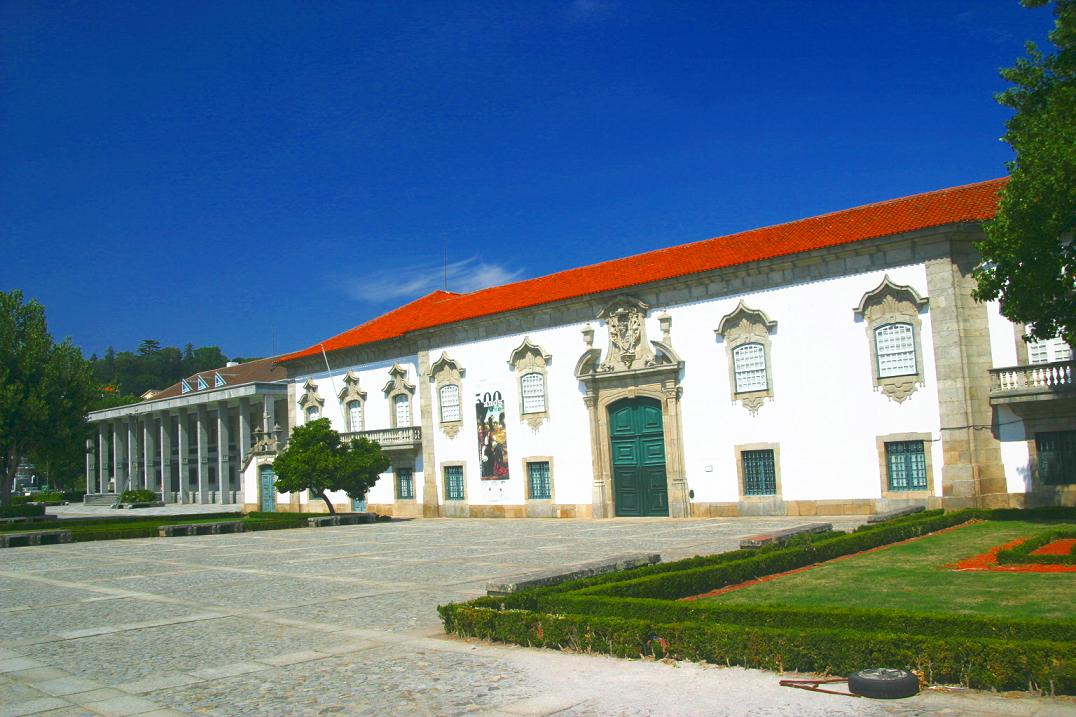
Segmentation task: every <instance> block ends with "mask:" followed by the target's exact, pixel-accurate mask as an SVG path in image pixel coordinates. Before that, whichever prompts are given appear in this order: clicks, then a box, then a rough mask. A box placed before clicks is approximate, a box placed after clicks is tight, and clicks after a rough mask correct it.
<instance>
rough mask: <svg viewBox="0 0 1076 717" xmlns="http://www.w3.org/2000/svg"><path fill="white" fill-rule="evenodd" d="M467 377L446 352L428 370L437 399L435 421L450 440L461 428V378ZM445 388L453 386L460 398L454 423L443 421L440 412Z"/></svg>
mask: <svg viewBox="0 0 1076 717" xmlns="http://www.w3.org/2000/svg"><path fill="white" fill-rule="evenodd" d="M466 375H467V369H465V368H463V367H462V366H460V364H459V362H458V361H456V360H455V359H453V358H450V357H449V355H448V352H447V351H445V352H442V353H441V358H439V359H437V360H436V361H435V362H434V363H433V364H432V365H431V366H430V370H429V374H428V377H429V379H430V383H432V384H434V390H433V395H434V396H436V397H437V401H436V402H437V420H438V422H439V425H440V426H441V432H442V433H444V434H445V435H446V436H448V437H449V438H450V439H452V438H455V437H456V436H457V435H458V434H459V432H460V429H461V428H463V377H464V376H466ZM445 386H455V387H456V390H457V391H458V392H459V397H460V409H459V410H460V417H459V419H458V420H455V421H446V420H444V412H443V411H442V410H441V389H442V388H444V387H445Z"/></svg>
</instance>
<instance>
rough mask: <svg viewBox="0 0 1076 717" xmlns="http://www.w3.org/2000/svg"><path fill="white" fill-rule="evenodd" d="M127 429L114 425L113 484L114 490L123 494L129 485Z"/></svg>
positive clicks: (118, 424) (121, 425) (120, 425)
mask: <svg viewBox="0 0 1076 717" xmlns="http://www.w3.org/2000/svg"><path fill="white" fill-rule="evenodd" d="M126 435H127V428H126V426H124V425H123V424H121V423H119V422H116V423H113V424H112V482H113V490H115V491H116V493H122V492H123V491H125V490H126V488H125V487H124V486H126V485H127V453H126Z"/></svg>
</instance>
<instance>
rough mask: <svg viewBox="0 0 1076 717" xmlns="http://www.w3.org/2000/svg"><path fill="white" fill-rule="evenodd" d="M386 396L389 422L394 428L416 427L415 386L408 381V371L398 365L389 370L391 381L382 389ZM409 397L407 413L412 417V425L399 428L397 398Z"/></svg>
mask: <svg viewBox="0 0 1076 717" xmlns="http://www.w3.org/2000/svg"><path fill="white" fill-rule="evenodd" d="M381 391H382V393H384V394H385V400H386V401H388V403H389V422H390V424H391V427H392V428H410V427H411V426H413V425H415V410H414V409H415V407H414V400H413V399H414V396H415V384H413V383H408V381H407V369H406V368H404V367H403V366H401V365H400V364H398V363H396V364H393V365H392V368H390V369H389V381H388V383H386V384H385V387H384V388H382V389H381ZM397 396H406V397H407V413H408V415H409V416H410V417H411V423H410V424H409V425H407V426H399V425H397V424H396V397H397Z"/></svg>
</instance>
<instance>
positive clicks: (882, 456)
mask: <svg viewBox="0 0 1076 717" xmlns="http://www.w3.org/2000/svg"><path fill="white" fill-rule="evenodd" d="M874 441H875V445H876V447H877V450H878V480H879V481H880V486H881V489H882V499H883V500H923V499H925V498H932V497H934V460H933V455H934V451H933V450H932V449H931V446H932V445H933V443H934V437H933V436H932V435H931V434H930V433H887V434H885V435H881V436H876V437H875V439H874ZM904 441H922V442H923V461H924V462H925V463H926V471H927V487H926V488H923V489H920V490H889V461H888V459H887V458H886V453H885V444H886V443H900V442H904Z"/></svg>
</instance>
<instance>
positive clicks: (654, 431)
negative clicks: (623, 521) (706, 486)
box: [609, 398, 669, 516]
mask: <svg viewBox="0 0 1076 717" xmlns="http://www.w3.org/2000/svg"><path fill="white" fill-rule="evenodd" d="M609 439H610V441H611V442H612V457H613V499H614V500H615V501H616V514H617V515H625V516H641V515H668V514H669V489H668V485H667V483H666V480H665V431H664V425H663V423H662V419H661V403H660V402H658V401H657V400H656V399H653V398H629V399H624V400H623V401H617V402H616V403H614V404H613V405H612V406H610V407H609Z"/></svg>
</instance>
